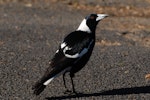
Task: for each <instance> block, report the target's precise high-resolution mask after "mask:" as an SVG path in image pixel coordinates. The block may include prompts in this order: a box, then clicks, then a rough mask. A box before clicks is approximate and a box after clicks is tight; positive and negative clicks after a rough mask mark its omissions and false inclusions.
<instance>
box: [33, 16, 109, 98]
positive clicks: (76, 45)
mask: <svg viewBox="0 0 150 100" xmlns="http://www.w3.org/2000/svg"><path fill="white" fill-rule="evenodd" d="M107 16H108V15H107V14H90V15H88V16H86V17H85V18H84V19H83V21H82V22H81V24H80V25H79V27H78V28H77V29H76V30H75V31H73V32H71V33H70V34H68V35H67V36H66V37H65V38H64V40H63V42H62V43H61V44H60V46H59V49H58V50H57V51H56V53H55V55H54V57H53V58H52V59H51V61H50V64H49V67H48V68H47V69H46V71H45V74H44V75H43V77H42V78H41V79H40V80H39V81H37V82H36V83H35V85H34V86H33V87H32V89H33V90H34V94H35V95H39V94H40V93H41V92H42V91H43V90H44V89H45V87H46V86H47V85H48V84H49V83H50V82H51V81H52V80H53V79H55V78H56V77H58V76H59V75H63V83H64V86H65V88H66V91H69V90H68V89H67V86H66V81H65V74H66V73H67V72H69V75H70V78H71V84H72V91H70V92H72V93H76V91H75V88H74V83H73V77H74V74H75V73H76V72H78V71H79V70H81V69H82V68H83V67H84V66H85V64H86V63H87V62H88V60H89V58H90V56H91V54H92V51H93V47H94V45H95V30H96V26H97V24H98V22H99V21H101V20H102V19H103V18H105V17H107Z"/></svg>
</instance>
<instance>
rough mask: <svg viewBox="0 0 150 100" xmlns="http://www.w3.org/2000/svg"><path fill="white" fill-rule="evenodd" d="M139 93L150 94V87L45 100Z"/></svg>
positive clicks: (53, 98) (53, 99)
mask: <svg viewBox="0 0 150 100" xmlns="http://www.w3.org/2000/svg"><path fill="white" fill-rule="evenodd" d="M140 93H150V86H142V87H131V88H120V89H113V90H108V91H103V92H97V93H83V94H79V95H65V96H57V97H46V98H45V99H47V100H55V99H56V100H59V99H72V98H79V97H91V96H106V95H128V94H140Z"/></svg>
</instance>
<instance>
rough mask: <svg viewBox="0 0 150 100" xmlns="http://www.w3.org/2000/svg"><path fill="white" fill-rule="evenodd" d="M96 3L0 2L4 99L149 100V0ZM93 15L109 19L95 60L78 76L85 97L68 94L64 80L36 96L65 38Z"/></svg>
mask: <svg viewBox="0 0 150 100" xmlns="http://www.w3.org/2000/svg"><path fill="white" fill-rule="evenodd" d="M96 1H97V0H83V1H82V2H81V1H79V0H72V1H71V0H52V1H49V0H44V1H42V0H39V1H37V0H29V1H25V0H1V1H0V100H45V99H48V100H53V99H56V100H57V99H71V100H78V99H79V100H82V99H83V100H149V98H150V75H149V74H150V23H149V22H150V1H149V0H136V1H135V2H132V1H130V0H117V1H116V2H113V1H112V0H107V1H106V0H99V1H97V2H96ZM95 12H96V13H107V14H109V15H110V17H108V18H107V19H104V20H103V21H101V22H100V23H99V25H98V27H97V31H96V46H95V48H94V52H93V54H92V56H91V59H90V61H89V62H88V64H87V65H86V66H85V67H84V68H83V69H82V70H81V71H80V72H78V73H77V74H76V76H75V79H74V81H75V86H76V90H77V91H79V92H81V93H82V95H79V96H75V95H71V96H70V95H66V94H64V93H63V92H64V91H65V88H64V86H63V83H62V82H63V81H62V76H60V77H58V78H56V79H55V80H54V81H52V82H51V84H49V85H48V87H47V88H46V89H45V91H44V92H43V93H42V94H41V95H39V96H35V95H33V91H32V90H31V87H32V85H33V84H34V83H35V82H36V81H37V80H38V79H39V78H40V77H41V75H43V73H44V71H45V69H46V68H47V67H48V63H49V60H50V59H51V58H52V56H53V55H54V52H55V51H56V50H57V48H58V45H59V43H60V42H61V41H62V39H63V37H64V36H65V35H67V34H68V33H70V32H71V31H73V30H75V29H76V28H77V27H78V25H79V24H80V22H81V21H82V19H83V18H84V17H85V16H86V15H88V14H90V13H95ZM67 80H68V87H70V88H71V84H70V80H69V77H67Z"/></svg>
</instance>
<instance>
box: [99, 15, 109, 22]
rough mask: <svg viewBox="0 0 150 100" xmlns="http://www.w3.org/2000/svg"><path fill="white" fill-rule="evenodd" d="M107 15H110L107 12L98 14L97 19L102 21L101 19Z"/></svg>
mask: <svg viewBox="0 0 150 100" xmlns="http://www.w3.org/2000/svg"><path fill="white" fill-rule="evenodd" d="M105 17H108V15H107V14H97V18H96V21H100V20H102V19H103V18H105Z"/></svg>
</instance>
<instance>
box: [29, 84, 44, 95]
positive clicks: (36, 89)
mask: <svg viewBox="0 0 150 100" xmlns="http://www.w3.org/2000/svg"><path fill="white" fill-rule="evenodd" d="M45 87H46V85H43V83H41V82H37V83H36V84H35V85H34V86H33V87H32V89H33V90H34V92H33V93H34V94H35V95H39V94H40V93H41V92H42V91H43V90H44V89H45Z"/></svg>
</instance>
